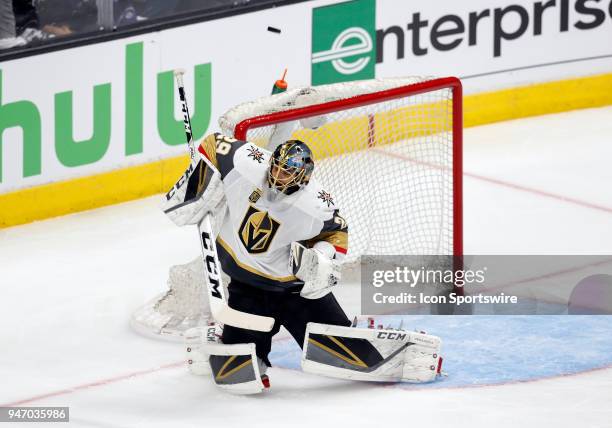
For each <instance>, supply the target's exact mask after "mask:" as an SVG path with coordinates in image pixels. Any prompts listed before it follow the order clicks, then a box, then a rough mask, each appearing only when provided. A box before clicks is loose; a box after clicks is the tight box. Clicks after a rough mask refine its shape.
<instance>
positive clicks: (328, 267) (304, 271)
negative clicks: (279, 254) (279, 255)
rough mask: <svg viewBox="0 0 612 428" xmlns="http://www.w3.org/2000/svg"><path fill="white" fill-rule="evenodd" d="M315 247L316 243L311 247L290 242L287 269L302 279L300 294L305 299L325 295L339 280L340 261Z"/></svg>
mask: <svg viewBox="0 0 612 428" xmlns="http://www.w3.org/2000/svg"><path fill="white" fill-rule="evenodd" d="M322 244H325V243H322ZM316 247H317V245H316V244H315V247H313V248H306V247H305V246H303V245H302V244H300V243H299V242H293V243H292V244H291V255H290V256H289V269H290V270H291V272H292V273H293V274H294V275H295V276H296V277H297V278H298V279H301V280H302V281H304V287H302V290H301V291H300V295H301V296H302V297H304V298H306V299H319V298H321V297H323V296H325V295H326V294H328V293H330V292H331V288H332V287H333V286H335V285H337V284H338V282H339V281H340V263H338V262H337V261H335V260H332V259H331V258H329V257H328V256H326V255H325V254H323V252H322V251H321V250H319V249H318V248H316Z"/></svg>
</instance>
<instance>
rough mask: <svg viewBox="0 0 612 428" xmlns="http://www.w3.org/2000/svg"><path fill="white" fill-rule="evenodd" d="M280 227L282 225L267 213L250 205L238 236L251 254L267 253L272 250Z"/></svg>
mask: <svg viewBox="0 0 612 428" xmlns="http://www.w3.org/2000/svg"><path fill="white" fill-rule="evenodd" d="M279 226H280V223H279V222H278V221H276V220H274V219H273V218H272V217H270V215H269V214H268V213H267V212H266V211H259V210H258V209H257V208H255V207H254V206H252V205H250V206H249V209H248V210H247V212H246V214H245V215H244V219H243V220H242V224H241V225H240V230H239V231H238V235H239V236H240V240H241V241H242V244H243V245H244V247H245V248H246V249H247V251H248V252H249V253H252V254H258V253H265V252H266V251H268V248H270V244H271V243H272V240H273V239H274V235H276V232H277V231H278V228H279Z"/></svg>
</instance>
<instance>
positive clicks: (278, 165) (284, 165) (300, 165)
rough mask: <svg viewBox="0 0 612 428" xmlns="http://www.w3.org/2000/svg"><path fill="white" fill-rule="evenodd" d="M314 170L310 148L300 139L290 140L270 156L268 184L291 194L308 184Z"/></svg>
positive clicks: (272, 187)
mask: <svg viewBox="0 0 612 428" xmlns="http://www.w3.org/2000/svg"><path fill="white" fill-rule="evenodd" d="M313 170H314V159H313V155H312V151H311V150H310V148H309V147H308V146H307V145H306V144H305V143H304V142H302V141H300V140H289V141H286V142H284V143H283V144H281V145H279V146H278V147H277V148H276V149H275V150H274V153H272V156H271V157H270V167H269V169H268V185H269V186H270V188H271V189H273V190H277V191H279V192H282V193H284V194H286V195H290V194H292V193H295V192H296V191H297V190H298V189H300V188H302V187H304V186H306V185H307V184H308V181H309V180H310V176H311V175H312V171H313Z"/></svg>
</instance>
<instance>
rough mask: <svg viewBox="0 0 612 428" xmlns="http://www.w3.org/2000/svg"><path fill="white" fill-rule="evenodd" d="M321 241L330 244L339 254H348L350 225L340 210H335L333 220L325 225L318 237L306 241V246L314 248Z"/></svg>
mask: <svg viewBox="0 0 612 428" xmlns="http://www.w3.org/2000/svg"><path fill="white" fill-rule="evenodd" d="M319 241H326V242H329V243H330V244H332V245H333V246H334V248H335V249H336V251H338V252H339V253H342V254H346V253H347V251H348V225H347V223H346V220H345V219H344V218H343V217H342V216H341V215H340V212H339V211H338V210H334V214H333V216H332V218H331V219H329V220H327V221H325V222H324V223H323V228H322V229H321V232H320V233H319V234H318V235H317V236H315V237H314V238H311V239H309V240H307V241H306V246H307V247H312V246H313V245H314V244H315V243H317V242H319Z"/></svg>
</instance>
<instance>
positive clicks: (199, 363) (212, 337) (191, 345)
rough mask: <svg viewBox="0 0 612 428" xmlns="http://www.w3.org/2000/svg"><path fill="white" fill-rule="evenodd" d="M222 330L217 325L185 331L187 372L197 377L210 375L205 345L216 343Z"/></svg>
mask: <svg viewBox="0 0 612 428" xmlns="http://www.w3.org/2000/svg"><path fill="white" fill-rule="evenodd" d="M221 333H222V329H221V326H220V325H219V324H215V323H213V324H210V325H208V326H205V327H195V328H190V329H189V330H187V331H185V360H186V362H187V367H188V368H189V371H190V372H191V373H192V374H194V375H198V376H205V375H210V373H211V369H210V363H209V357H210V355H209V354H208V353H207V352H206V350H205V349H206V348H205V345H206V344H207V343H218V342H219V338H220V337H221Z"/></svg>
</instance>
